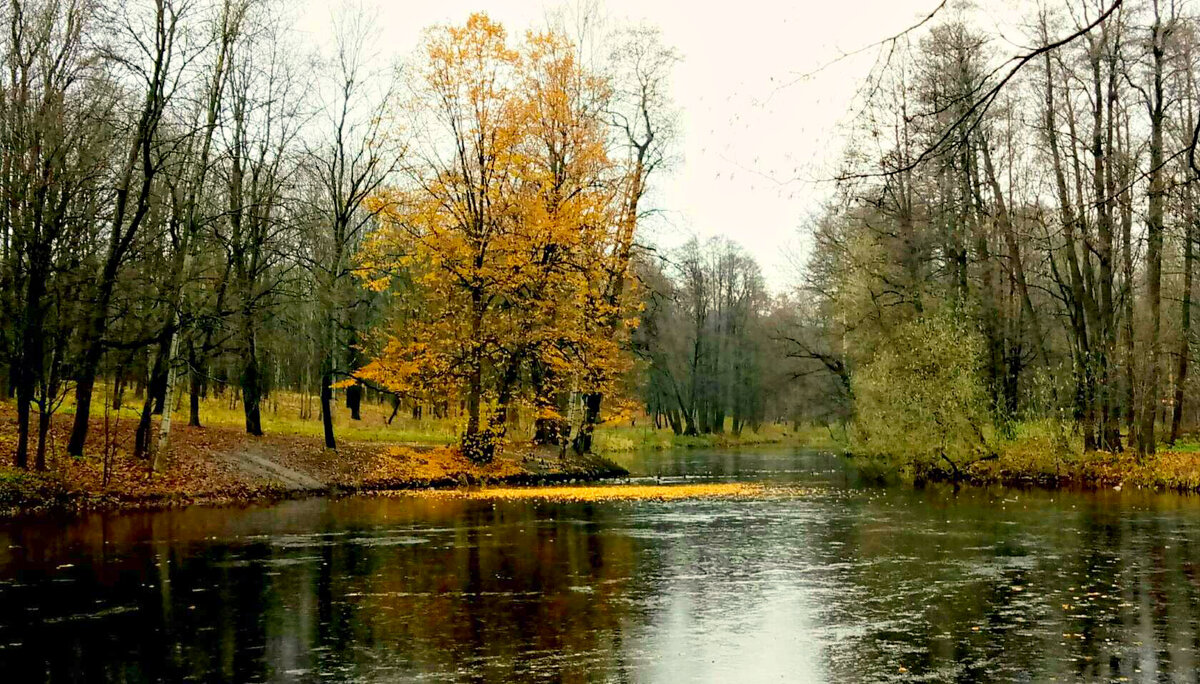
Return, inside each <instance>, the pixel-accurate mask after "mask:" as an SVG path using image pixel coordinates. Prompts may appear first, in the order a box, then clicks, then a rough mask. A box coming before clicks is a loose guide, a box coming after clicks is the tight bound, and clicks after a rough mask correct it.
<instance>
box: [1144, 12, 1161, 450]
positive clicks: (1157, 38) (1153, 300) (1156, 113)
mask: <svg viewBox="0 0 1200 684" xmlns="http://www.w3.org/2000/svg"><path fill="white" fill-rule="evenodd" d="M1154 13H1155V20H1154V24H1153V26H1152V27H1151V53H1152V54H1153V57H1154V62H1153V64H1154V70H1153V85H1152V93H1151V101H1150V103H1149V104H1150V171H1149V175H1150V188H1149V195H1150V202H1149V210H1148V212H1147V217H1146V218H1147V220H1146V298H1147V300H1148V303H1149V305H1150V306H1149V308H1150V339H1149V340H1148V341H1147V348H1146V352H1147V353H1146V394H1145V396H1144V397H1142V425H1141V430H1140V434H1139V435H1138V437H1139V440H1140V441H1139V446H1140V451H1141V453H1142V454H1153V453H1154V451H1155V447H1156V440H1155V436H1154V423H1155V417H1156V416H1157V415H1158V403H1159V402H1158V399H1159V397H1158V352H1159V349H1158V345H1159V338H1160V335H1161V329H1162V245H1163V196H1164V195H1165V190H1164V187H1163V172H1162V165H1163V107H1164V104H1163V52H1164V49H1163V45H1162V22H1161V20H1160V18H1159V16H1158V3H1157V2H1155V3H1154Z"/></svg>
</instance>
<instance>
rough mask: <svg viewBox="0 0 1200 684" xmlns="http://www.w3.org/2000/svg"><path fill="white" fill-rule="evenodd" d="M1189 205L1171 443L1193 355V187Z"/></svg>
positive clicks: (1179, 420) (1176, 434) (1176, 431)
mask: <svg viewBox="0 0 1200 684" xmlns="http://www.w3.org/2000/svg"><path fill="white" fill-rule="evenodd" d="M1186 192H1187V199H1186V202H1187V206H1186V209H1185V213H1186V214H1187V215H1186V216H1185V218H1184V222H1185V227H1184V235H1183V301H1181V302H1180V312H1179V313H1180V328H1179V372H1178V373H1177V374H1176V376H1175V406H1174V407H1173V411H1172V414H1171V436H1170V443H1171V444H1172V445H1174V444H1175V441H1176V440H1177V439H1179V429H1180V426H1181V424H1182V423H1183V390H1184V387H1185V385H1186V384H1187V377H1188V357H1190V356H1191V355H1192V351H1191V332H1192V265H1193V261H1194V257H1193V245H1192V241H1193V239H1194V238H1195V233H1194V230H1195V227H1194V225H1193V224H1194V221H1195V218H1194V217H1193V216H1192V215H1191V214H1192V206H1191V188H1190V187H1189V188H1188V189H1187V190H1186Z"/></svg>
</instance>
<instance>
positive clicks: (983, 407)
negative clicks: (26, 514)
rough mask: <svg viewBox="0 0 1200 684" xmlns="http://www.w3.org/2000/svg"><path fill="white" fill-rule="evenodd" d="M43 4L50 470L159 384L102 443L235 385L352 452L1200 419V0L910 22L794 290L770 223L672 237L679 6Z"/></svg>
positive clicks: (26, 449)
mask: <svg viewBox="0 0 1200 684" xmlns="http://www.w3.org/2000/svg"><path fill="white" fill-rule="evenodd" d="M1014 11H1016V10H1014ZM5 12H6V14H5V25H6V26H7V27H8V30H7V31H5V32H4V37H3V39H2V40H3V42H4V51H3V59H4V66H5V68H4V70H3V77H2V78H3V83H2V84H0V86H2V87H0V92H2V93H3V98H4V99H3V102H2V103H0V104H2V106H0V127H2V130H3V136H2V138H0V145H2V147H3V150H4V155H3V165H2V168H0V195H2V196H3V198H4V200H5V201H4V202H3V203H2V204H0V212H2V213H3V218H2V220H0V245H2V248H3V249H2V254H0V256H2V263H0V295H2V296H0V306H3V316H2V322H3V326H2V329H0V333H2V340H3V363H2V364H0V386H2V387H3V390H4V393H3V394H4V396H5V397H7V399H6V401H5V403H4V404H3V410H4V411H5V412H6V413H5V416H6V424H9V425H12V426H14V429H13V433H12V434H13V438H12V439H11V440H8V441H11V443H12V446H11V450H12V454H13V464H14V465H15V466H16V467H17V468H22V469H34V470H45V469H47V468H48V465H47V463H48V461H47V454H48V452H49V453H50V454H51V455H52V456H53V455H54V454H57V453H58V450H59V449H60V448H61V450H62V451H63V452H64V453H65V455H67V456H70V457H74V458H83V457H86V456H87V454H88V452H89V450H90V451H92V452H95V451H96V449H95V447H94V446H91V447H89V444H91V443H90V442H89V441H88V440H89V432H92V433H94V432H95V430H96V425H97V424H98V422H99V421H102V420H103V421H107V420H108V419H109V418H108V417H109V414H110V412H112V411H121V410H124V411H131V410H132V411H133V412H135V414H136V429H135V430H134V431H133V434H132V438H131V441H130V443H129V444H122V445H114V446H111V448H110V445H109V444H108V438H107V437H105V438H104V444H103V446H102V450H104V451H106V452H107V451H112V450H116V449H118V447H119V449H120V450H123V451H125V452H128V453H129V454H130V455H131V456H132V457H133V458H135V459H139V460H141V461H143V462H145V463H146V464H147V467H148V469H149V470H150V471H151V472H152V471H154V469H155V467H156V464H157V463H158V459H159V457H160V454H166V453H169V447H170V436H171V431H172V422H173V421H172V414H173V413H175V412H176V411H178V412H179V414H180V415H179V417H178V420H179V421H183V420H184V419H185V417H186V420H187V425H188V426H189V427H194V428H200V427H202V426H203V425H204V423H205V416H204V411H205V410H207V409H206V408H205V407H206V406H209V405H212V404H213V402H214V401H216V402H221V404H220V405H222V406H225V407H227V408H235V409H236V410H238V411H239V413H240V419H239V429H244V431H245V433H247V434H248V435H261V434H263V432H264V418H263V412H264V410H269V411H270V412H271V413H272V415H274V414H277V413H278V412H279V411H289V412H293V413H295V418H296V419H297V420H300V421H303V422H311V423H312V424H314V425H315V424H317V423H319V424H320V426H321V427H320V434H321V436H322V440H323V445H324V447H325V448H326V449H330V450H336V449H338V447H339V439H338V434H337V432H338V429H337V428H336V425H338V416H339V415H341V413H339V412H343V413H344V414H346V415H347V416H348V419H349V420H350V421H360V420H361V419H362V418H361V414H362V411H363V406H364V405H368V406H372V407H382V409H381V410H382V413H383V415H384V417H385V418H386V421H385V423H386V425H387V426H391V425H392V423H393V420H394V419H396V417H397V416H398V415H399V416H402V420H409V421H422V422H423V423H422V424H431V423H438V424H440V425H441V426H442V428H441V429H443V430H444V431H445V432H447V433H451V434H452V435H453V441H454V442H456V443H457V445H458V449H459V451H460V453H462V454H463V455H466V456H468V457H469V459H470V460H471V461H473V462H476V463H489V462H490V461H491V460H492V459H493V457H494V455H495V454H496V453H497V450H498V449H501V450H502V449H503V448H504V447H505V445H507V444H517V443H519V444H533V445H542V446H546V447H554V448H555V449H557V450H558V451H559V452H560V453H562V454H565V453H566V452H567V451H568V449H570V450H571V451H573V452H575V453H578V454H584V453H589V452H592V451H593V447H594V440H595V435H596V429H597V428H598V427H600V426H610V427H614V428H620V426H622V425H627V426H631V427H632V426H637V425H638V424H639V422H640V424H641V426H642V427H643V429H647V430H654V431H658V432H662V433H664V434H669V435H674V436H677V438H679V439H687V438H695V437H699V436H710V437H712V438H720V439H725V440H738V439H741V438H743V436H744V435H750V434H757V433H759V432H760V431H763V430H775V431H776V432H775V433H772V434H777V435H782V434H784V433H785V432H788V433H791V434H793V436H794V437H796V438H798V436H799V435H802V434H810V435H811V434H813V429H814V428H816V429H820V430H824V431H826V433H827V437H828V438H829V440H832V441H836V442H837V443H838V444H840V445H841V446H843V447H844V448H846V449H847V450H848V451H849V452H851V453H854V454H855V455H862V456H872V455H874V456H883V457H887V458H890V459H892V460H893V461H896V462H898V463H900V464H901V465H903V466H905V467H912V468H915V469H916V470H918V471H921V472H929V473H935V474H937V473H940V474H942V475H949V476H953V477H955V478H957V477H958V476H960V474H961V473H962V472H963V470H964V469H965V468H967V467H969V466H971V465H972V464H981V463H985V462H988V461H997V460H1000V461H1004V460H1005V459H1006V458H1007V457H1008V456H1009V455H1010V454H1012V453H1014V452H1020V453H1024V454H1026V455H1032V456H1031V458H1034V460H1036V459H1037V458H1042V459H1052V460H1053V461H1054V462H1055V463H1056V464H1057V463H1058V462H1059V459H1060V458H1061V457H1064V456H1069V455H1073V454H1130V455H1132V456H1133V460H1132V461H1129V462H1128V463H1134V464H1137V465H1142V464H1143V463H1144V460H1143V459H1144V457H1146V456H1149V455H1153V454H1155V453H1156V451H1158V450H1160V449H1164V448H1165V449H1167V450H1168V451H1171V452H1175V451H1178V450H1180V449H1183V450H1185V451H1186V448H1187V444H1188V443H1189V440H1190V439H1191V437H1190V435H1191V434H1192V432H1193V431H1194V427H1195V425H1196V424H1197V421H1198V416H1200V402H1198V401H1197V392H1198V391H1200V386H1198V385H1197V380H1196V378H1195V377H1194V376H1195V373H1194V372H1190V371H1191V368H1190V366H1191V365H1192V364H1191V354H1192V353H1193V351H1194V345H1193V344H1192V342H1193V338H1194V337H1195V331H1194V330H1193V322H1192V311H1191V310H1192V306H1193V290H1194V280H1195V268H1196V264H1195V262H1196V260H1197V253H1196V249H1197V246H1198V244H1197V239H1198V235H1197V211H1196V202H1197V198H1196V197H1195V196H1194V195H1195V191H1196V181H1197V177H1198V175H1200V165H1198V162H1197V161H1196V146H1197V139H1198V137H1200V109H1198V107H1200V91H1197V78H1196V75H1195V74H1196V70H1197V58H1198V56H1197V55H1196V54H1195V52H1196V45H1197V42H1196V41H1197V33H1196V16H1195V14H1194V13H1193V12H1191V11H1190V10H1189V9H1188V8H1187V7H1186V6H1185V5H1183V4H1180V3H1176V2H1169V1H1168V0H1144V1H1141V2H1120V1H1118V2H1099V3H1097V2H1082V3H1076V4H1068V5H1064V6H1062V7H1036V8H1025V9H1024V10H1021V12H1023V13H1022V14H1021V15H1020V21H1019V25H1020V26H1022V27H1023V31H1024V35H1023V36H1022V37H1021V40H1020V41H1019V44H1020V45H1023V46H1024V47H1020V48H1019V49H1015V51H1014V48H1012V46H1011V45H1009V44H1007V43H1006V42H1004V41H1001V40H1000V39H999V38H998V37H997V36H996V35H995V33H994V32H993V31H990V30H989V29H987V28H986V27H985V24H986V22H985V21H984V17H983V15H982V14H981V13H980V12H979V11H977V10H976V9H975V8H973V7H972V6H970V5H968V4H957V3H942V4H941V5H939V6H938V7H937V8H936V10H935V11H934V12H933V13H931V14H929V15H928V16H927V17H926V18H925V19H923V20H922V21H920V22H918V23H917V24H915V25H913V26H911V27H909V28H908V29H905V30H902V31H901V32H899V33H896V34H895V35H893V36H892V37H890V38H888V39H887V40H885V41H884V42H883V43H881V44H879V46H878V47H879V58H878V59H877V61H876V63H875V65H874V66H873V68H872V69H871V70H870V73H869V76H868V78H867V79H866V80H865V82H864V83H862V84H861V86H860V87H859V90H858V95H857V96H856V98H855V101H854V107H853V109H852V111H851V112H849V113H848V114H847V117H846V120H845V121H846V122H845V124H844V125H845V127H846V128H847V135H846V136H845V141H846V144H845V148H844V149H843V150H842V152H841V154H840V157H839V162H838V164H837V169H836V172H835V173H833V174H831V176H832V177H831V178H829V179H828V186H829V187H830V188H831V192H830V193H829V194H828V200H827V201H826V202H825V203H824V204H823V206H821V207H820V209H819V210H818V211H816V212H814V213H813V214H812V215H811V216H810V218H808V219H806V220H802V221H800V224H799V227H798V228H797V231H798V236H799V237H800V239H801V240H802V242H803V244H804V245H805V248H804V249H803V250H802V253H801V254H798V255H796V258H795V260H794V261H795V274H794V277H793V279H792V280H791V281H790V282H788V283H783V284H780V283H769V282H768V281H767V278H766V277H764V275H763V272H762V269H761V268H760V266H759V264H758V263H756V261H755V259H754V258H753V257H752V256H751V255H750V254H749V253H748V252H746V250H744V249H743V248H742V247H740V246H739V245H738V244H737V243H736V242H735V241H733V240H731V239H730V238H728V237H722V236H718V237H712V238H701V237H694V236H693V237H690V238H688V237H686V236H683V237H681V236H678V235H677V236H674V238H675V239H668V240H661V239H658V240H655V239H649V238H647V233H646V229H645V224H646V221H647V220H648V219H649V218H650V217H652V216H653V215H654V214H655V213H656V212H658V211H660V210H661V207H660V206H658V205H657V204H656V200H657V197H656V195H655V187H656V184H657V183H661V181H662V179H663V178H664V177H665V176H667V175H669V174H670V173H672V170H673V167H674V165H676V164H677V163H678V161H679V158H678V148H679V139H680V136H681V135H682V130H681V127H680V115H681V112H680V111H678V109H677V106H676V104H675V103H674V101H673V99H672V90H671V83H672V81H671V77H672V71H673V69H674V68H675V66H676V65H677V64H678V63H679V61H680V59H681V56H680V54H679V53H678V52H677V51H676V50H675V49H673V48H672V47H671V46H670V45H669V44H668V43H667V42H666V41H665V40H664V39H663V37H662V35H661V33H660V31H659V30H658V29H656V28H654V27H650V26H647V25H642V24H636V23H630V22H610V21H601V20H600V19H599V18H598V16H597V15H596V14H594V13H589V12H587V11H578V12H576V13H574V14H571V13H569V12H560V13H558V14H553V13H552V15H551V16H548V18H547V19H546V21H545V22H544V26H540V27H539V28H534V29H530V30H528V31H525V32H523V33H510V32H509V31H508V30H506V28H505V27H504V26H502V25H501V24H500V23H498V22H496V21H494V20H492V19H491V18H489V17H488V16H487V15H486V14H481V13H480V14H473V15H471V16H470V17H469V19H467V21H466V22H465V23H461V24H452V23H451V24H443V25H435V26H430V27H428V28H426V29H424V31H423V33H422V38H421V41H420V44H419V46H418V47H417V48H416V49H415V50H414V51H413V52H412V53H411V54H408V55H406V56H405V57H403V58H402V59H401V60H400V61H399V62H397V63H387V64H383V63H380V61H379V60H377V59H376V58H375V48H374V47H372V46H373V45H374V44H375V43H374V41H375V40H376V38H377V35H376V32H375V29H376V27H372V26H371V22H370V18H369V15H368V14H367V13H366V12H364V11H361V10H357V11H355V10H352V9H345V10H343V11H341V12H340V13H339V14H336V20H335V21H334V22H333V23H332V26H331V38H330V40H329V41H328V42H325V43H321V44H319V45H317V46H315V47H314V46H312V45H307V44H305V41H304V39H303V36H302V34H301V33H300V32H298V31H297V30H296V29H295V27H294V25H293V23H292V17H290V15H289V14H288V12H287V9H286V6H285V5H284V4H283V3H275V2H272V1H271V0H219V1H218V0H211V1H209V0H206V1H201V0H190V1H187V0H156V1H155V2H149V1H146V2H138V3H112V4H109V3H104V2H98V1H85V0H77V1H76V0H43V1H40V2H33V3H23V2H11V3H9V4H8V6H7V7H6V9H5ZM1009 42H1011V41H1009ZM798 220H800V219H799V217H798ZM280 397H286V398H288V400H287V401H285V402H284V404H285V408H282V409H281V408H280ZM165 407H172V408H171V409H170V410H168V409H167V408H165ZM56 421H57V422H59V423H63V424H65V423H69V424H70V430H69V434H68V435H67V436H66V438H65V439H64V440H63V441H65V444H62V445H59V444H58V443H57V442H56V441H55V439H54V432H53V430H52V429H51V428H52V426H53V425H54V424H55V422H56ZM105 434H106V435H107V428H105ZM92 439H93V440H95V439H96V437H95V435H94V434H93V435H92ZM6 443H7V442H6ZM318 446H319V445H314V448H316V447H318ZM1009 461H1011V459H1009ZM1123 462H1124V461H1123ZM1008 466H1012V467H1019V466H1014V465H1013V464H1012V463H1008ZM1008 466H1006V467H1008ZM1034 467H1045V464H1044V463H1043V464H1041V465H1038V466H1034ZM1057 467H1058V466H1057V465H1055V468H1057Z"/></svg>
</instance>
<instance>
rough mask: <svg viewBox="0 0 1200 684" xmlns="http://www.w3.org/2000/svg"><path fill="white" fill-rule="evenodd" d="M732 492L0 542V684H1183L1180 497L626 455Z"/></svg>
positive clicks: (316, 505) (1186, 652) (361, 509)
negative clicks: (906, 479)
mask: <svg viewBox="0 0 1200 684" xmlns="http://www.w3.org/2000/svg"><path fill="white" fill-rule="evenodd" d="M630 465H631V470H633V471H634V472H635V473H638V474H640V475H642V476H645V477H646V479H647V480H648V481H661V482H668V483H670V482H677V481H682V480H684V479H688V480H689V481H691V480H693V479H695V478H715V479H718V480H726V479H744V480H753V481H759V482H764V483H766V484H767V487H766V489H765V491H764V493H763V494H762V495H761V496H755V497H753V498H749V499H745V498H743V499H716V500H690V501H670V502H654V501H623V502H605V503H591V504H589V503H561V502H554V503H550V502H544V501H541V502H539V501H500V502H493V501H479V500H462V499H446V498H429V497H353V498H346V499H340V500H329V499H309V500H302V501H291V502H285V503H281V504H276V505H271V506H254V507H249V508H192V509H185V510H178V511H167V512H160V513H139V514H104V515H101V514H97V515H89V516H86V517H83V518H77V519H74V520H72V521H70V522H68V523H65V524H64V523H63V522H62V521H49V520H41V521H22V522H10V523H0V673H4V674H0V679H3V680H5V681H43V680H49V681H105V680H108V681H170V682H174V681H190V680H197V681H231V682H233V681H236V682H243V681H364V682H390V681H481V682H492V681H495V682H500V681H521V682H526V681H553V682H558V681H565V682H585V681H602V682H603V681H612V682H686V681H711V682H730V681H743V682H744V681H789V682H795V681H799V682H807V681H813V682H823V681H935V682H942V681H945V682H953V681H962V682H968V681H1014V680H1015V681H1098V680H1099V681H1155V682H1158V681H1196V678H1197V674H1196V673H1197V667H1198V666H1200V662H1198V659H1197V649H1200V499H1198V498H1196V497H1190V496H1179V495H1161V494H1150V493H1147V492H1138V491H1132V492H1131V491H1123V492H1115V491H1105V492H1099V493H1067V492H1042V491H1020V490H1011V489H1000V488H997V489H963V490H960V491H958V492H955V491H954V490H953V489H951V488H947V487H937V488H928V489H924V490H913V489H911V488H907V487H899V486H898V487H890V488H887V487H877V486H864V485H862V484H860V483H859V482H857V479H856V476H855V474H854V472H853V471H852V470H851V469H848V468H847V467H846V466H845V465H844V463H843V462H841V461H840V460H838V459H836V458H834V457H831V456H825V455H820V454H816V453H812V452H804V451H792V450H756V451H744V452H740V453H737V452H701V451H681V452H668V453H661V454H651V455H645V456H642V457H637V458H634V459H633V462H632V463H631V464H630Z"/></svg>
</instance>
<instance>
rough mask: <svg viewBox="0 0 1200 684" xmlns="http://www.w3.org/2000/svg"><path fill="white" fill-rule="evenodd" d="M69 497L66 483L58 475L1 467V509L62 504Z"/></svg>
mask: <svg viewBox="0 0 1200 684" xmlns="http://www.w3.org/2000/svg"><path fill="white" fill-rule="evenodd" d="M69 499H70V492H69V491H68V490H67V487H66V485H64V484H63V482H62V481H61V480H59V479H58V478H56V477H52V476H48V475H39V474H36V473H29V472H25V471H22V470H11V469H7V468H0V511H8V510H14V509H21V510H28V509H36V508H45V507H54V506H60V505H63V504H65V503H66V502H67V501H68V500H69Z"/></svg>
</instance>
